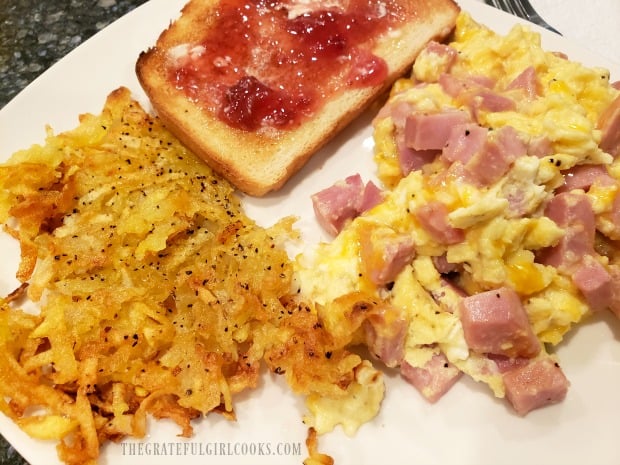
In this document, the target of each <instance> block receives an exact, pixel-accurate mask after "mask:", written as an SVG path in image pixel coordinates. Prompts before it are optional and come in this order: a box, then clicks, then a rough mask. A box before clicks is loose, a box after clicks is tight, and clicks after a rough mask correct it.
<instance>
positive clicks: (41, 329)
mask: <svg viewBox="0 0 620 465" xmlns="http://www.w3.org/2000/svg"><path fill="white" fill-rule="evenodd" d="M129 94H130V93H129V90H128V89H124V88H120V89H118V90H116V91H114V92H112V93H111V94H110V96H109V97H108V100H107V102H106V105H105V107H104V110H103V112H102V113H101V115H97V116H95V115H83V116H82V117H81V120H80V122H81V124H80V126H79V127H78V128H76V129H75V130H72V131H68V132H66V133H62V134H59V135H54V134H53V133H52V132H51V130H50V132H49V134H48V138H47V140H46V143H45V145H43V146H38V145H37V146H33V147H32V148H30V149H28V150H24V151H20V152H18V153H16V154H15V155H14V156H13V157H12V158H11V159H10V160H9V161H8V162H7V163H5V164H3V165H2V166H1V167H0V182H1V184H2V188H3V190H2V197H1V198H0V215H1V219H2V221H3V222H4V223H5V229H6V231H8V232H9V233H10V234H11V235H12V236H13V237H14V238H15V239H17V240H18V241H19V244H20V250H21V261H20V265H19V268H18V270H17V277H18V279H19V280H20V281H21V282H22V283H23V284H22V286H20V287H19V288H18V289H17V290H16V291H15V292H13V293H11V294H10V295H8V296H6V297H5V298H4V299H3V300H2V302H1V305H0V347H1V350H0V380H1V381H2V382H0V392H1V393H2V398H1V399H0V411H2V412H3V413H4V414H5V415H7V416H8V417H10V418H12V419H13V420H14V421H15V422H16V423H17V424H18V425H19V426H20V427H21V428H22V429H23V430H25V431H26V432H27V433H28V434H30V435H31V436H32V437H35V438H39V439H48V440H56V441H57V442H58V454H59V457H60V458H61V460H63V461H64V462H66V463H75V464H77V463H80V464H83V463H96V462H97V460H98V457H99V449H100V446H101V444H103V443H105V442H107V441H110V440H112V441H118V440H121V439H123V438H124V437H128V436H133V437H144V435H145V434H146V418H147V416H149V415H150V416H153V417H155V418H170V419H172V420H174V421H175V422H176V423H178V425H179V426H180V429H181V433H180V434H181V435H183V436H190V435H191V434H192V421H194V420H195V419H197V418H200V417H201V416H204V415H206V414H208V413H210V412H216V413H220V414H222V415H224V416H225V417H226V418H229V419H234V418H235V410H234V399H235V395H236V394H237V393H239V392H242V391H244V390H248V389H252V388H255V387H256V386H257V384H258V380H259V374H260V371H261V367H267V369H268V370H269V371H270V372H271V373H273V375H274V376H275V375H282V376H284V377H285V379H286V381H287V382H288V384H289V385H290V387H291V389H292V390H293V391H294V392H295V393H297V394H300V395H303V396H305V398H306V405H307V409H308V412H307V413H306V415H305V416H304V422H305V423H306V424H307V426H308V428H309V430H308V431H309V435H308V440H307V445H308V452H309V457H308V459H307V460H306V462H305V463H306V464H308V465H310V464H313V465H314V464H328V463H332V460H331V458H330V457H328V456H326V455H323V454H321V453H320V452H318V450H317V443H316V437H317V436H316V435H317V433H318V434H323V433H326V432H329V431H331V430H332V429H334V428H335V427H336V426H337V425H340V426H341V427H342V428H343V429H344V431H345V432H346V433H347V434H351V435H352V434H354V433H355V431H356V430H357V429H358V428H359V427H360V425H362V424H363V423H365V422H367V421H370V420H371V419H372V418H373V417H374V416H375V415H376V414H377V412H378V410H379V408H380V405H381V402H382V399H383V397H384V395H385V388H384V383H383V375H382V370H381V368H382V366H387V367H390V368H392V369H395V370H399V371H400V373H401V374H402V377H403V378H404V379H405V380H407V381H408V382H409V383H411V384H412V385H413V386H414V387H415V388H416V389H417V390H418V391H419V392H420V394H421V395H422V396H423V397H424V398H426V399H427V400H429V401H431V402H436V401H438V400H439V399H440V398H441V396H442V395H443V394H444V393H445V392H447V391H448V389H449V388H450V387H451V386H452V385H453V384H454V383H455V382H457V381H458V379H459V377H461V376H462V375H463V374H465V375H466V376H470V377H472V378H473V379H475V380H477V381H481V382H483V383H486V384H487V385H488V386H489V388H490V391H491V392H492V393H493V394H494V395H495V396H497V397H505V398H507V399H508V401H509V402H510V404H511V405H512V406H513V407H514V409H515V411H516V412H517V413H518V414H521V415H524V414H526V413H528V412H529V411H531V410H533V409H536V408H540V407H543V406H545V405H548V404H550V403H555V402H559V401H561V400H562V399H563V398H564V396H565V394H566V391H567V389H568V387H569V381H568V379H567V378H566V376H565V374H564V373H563V372H562V369H561V367H560V365H559V361H558V360H557V359H556V357H555V356H554V355H553V354H552V353H551V350H550V348H551V347H552V346H554V345H556V344H558V343H559V342H560V341H561V340H562V337H563V335H564V334H565V333H566V332H567V331H569V330H570V329H571V328H572V327H573V326H574V325H575V324H577V323H579V322H580V321H582V320H583V319H584V318H586V317H587V316H588V315H589V314H591V313H594V312H600V311H608V310H611V311H613V312H615V313H616V314H618V315H620V304H619V297H620V296H619V295H618V292H619V291H618V289H619V286H618V283H619V280H620V264H619V262H618V258H617V255H618V254H617V250H618V249H617V247H616V244H617V242H616V241H617V240H619V239H620V194H618V192H617V191H618V185H619V184H618V180H619V179H620V166H619V165H618V164H617V163H616V158H615V157H616V156H617V155H618V150H619V145H618V142H619V141H618V125H619V124H620V121H619V119H620V109H619V107H620V104H619V103H618V102H619V95H620V92H619V91H618V90H616V89H615V88H614V87H613V86H612V85H611V84H610V81H609V74H608V72H607V71H606V70H604V69H588V68H585V67H583V66H581V65H580V64H578V63H574V62H571V61H569V60H567V59H566V57H563V56H561V55H559V54H554V53H549V52H545V51H543V50H542V49H541V47H540V43H539V36H538V34H536V33H533V32H531V31H530V30H529V29H528V28H526V27H523V26H516V27H515V28H514V29H513V30H512V31H511V32H510V33H509V34H508V35H507V36H505V37H501V36H499V35H496V34H495V33H493V32H492V31H490V30H489V29H487V28H485V27H483V26H481V25H479V24H477V23H475V22H474V21H473V20H472V19H471V18H470V17H469V15H467V14H466V13H463V14H461V15H460V17H459V19H458V22H457V27H456V31H455V34H454V40H453V42H451V43H449V44H439V43H434V42H432V43H430V44H429V45H428V46H427V48H426V49H425V50H424V51H423V52H422V53H421V54H420V56H419V58H418V60H417V61H416V63H415V65H414V67H413V72H412V76H411V78H407V79H402V80H400V81H399V82H397V83H396V84H395V86H394V88H393V90H392V93H391V95H390V98H389V100H388V101H387V103H386V105H385V106H384V108H383V109H382V110H381V111H380V112H379V114H378V115H377V117H376V119H375V120H374V138H375V149H376V162H377V166H378V175H379V176H378V177H379V179H380V180H381V182H382V184H383V185H382V186H377V185H375V184H374V183H372V182H366V183H365V182H364V181H363V180H362V179H361V177H360V176H359V175H355V174H353V173H352V174H351V176H350V177H348V178H346V179H344V180H343V181H342V182H339V183H337V184H336V185H334V186H332V187H329V188H326V189H325V190H323V191H321V192H318V193H316V194H315V195H313V197H312V201H313V202H314V207H315V211H316V213H317V219H318V221H319V222H320V223H321V224H322V225H323V226H324V227H325V228H326V229H327V230H328V231H330V232H332V233H333V234H334V239H333V241H331V242H328V243H327V242H326V243H321V244H319V245H317V247H316V248H314V249H313V250H311V251H308V252H305V253H304V254H302V255H299V256H298V257H296V258H295V259H294V260H291V259H290V258H289V257H288V256H287V254H286V252H285V242H286V241H288V240H295V239H296V234H295V232H294V230H293V225H292V223H293V219H291V218H287V219H284V220H282V221H281V222H279V223H278V224H276V225H274V226H273V227H271V228H267V229H264V228H261V227H258V226H257V225H256V224H255V223H254V222H253V221H252V220H251V219H250V218H248V217H247V216H246V215H245V214H244V212H243V209H242V208H241V204H240V202H239V200H238V199H237V198H236V197H235V195H234V193H233V189H232V187H231V186H230V185H229V184H228V183H227V182H226V181H224V180H223V179H221V178H220V177H218V176H217V175H216V174H214V173H213V172H212V171H211V170H210V169H208V168H207V167H206V165H204V164H203V163H201V162H200V161H199V160H198V159H197V158H196V157H195V156H194V155H193V154H191V153H190V152H189V151H187V149H185V148H184V147H183V146H182V145H181V144H180V143H179V141H178V140H177V139H176V138H174V136H172V135H171V134H170V133H169V132H168V131H167V130H166V128H165V127H163V126H162V125H161V123H160V122H159V120H158V119H157V118H154V117H151V116H149V115H148V114H146V113H145V112H144V110H143V109H142V108H141V107H140V106H139V105H138V104H137V103H136V102H134V101H132V100H131V99H130V95H129ZM25 298H29V299H30V300H32V301H34V302H36V303H37V305H38V311H29V310H28V309H20V308H21V304H22V303H23V301H24V299H25ZM360 345H361V346H366V347H368V349H369V350H368V352H369V353H368V356H367V357H365V356H364V352H363V351H358V350H354V348H356V347H357V346H360Z"/></svg>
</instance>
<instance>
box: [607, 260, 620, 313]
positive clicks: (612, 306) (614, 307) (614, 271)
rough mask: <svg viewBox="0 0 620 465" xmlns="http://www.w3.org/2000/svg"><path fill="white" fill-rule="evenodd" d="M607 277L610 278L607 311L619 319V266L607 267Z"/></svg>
mask: <svg viewBox="0 0 620 465" xmlns="http://www.w3.org/2000/svg"><path fill="white" fill-rule="evenodd" d="M609 275H610V276H611V281H612V286H611V292H612V296H611V302H610V303H609V310H611V311H612V312H613V314H614V315H616V316H617V317H618V318H620V266H619V265H611V266H610V267H609Z"/></svg>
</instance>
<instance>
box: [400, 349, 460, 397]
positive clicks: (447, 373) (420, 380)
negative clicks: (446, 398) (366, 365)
mask: <svg viewBox="0 0 620 465" xmlns="http://www.w3.org/2000/svg"><path fill="white" fill-rule="evenodd" d="M400 373H401V375H402V376H403V377H404V378H405V379H406V380H407V381H408V382H409V383H410V384H411V385H412V386H413V387H415V388H416V389H417V390H418V391H419V392H420V394H422V395H423V396H424V398H425V399H426V400H428V401H429V402H431V403H435V402H437V401H438V400H439V399H440V398H441V397H442V396H443V395H444V394H445V393H446V392H448V390H450V388H451V387H452V386H454V384H455V383H456V382H457V381H458V379H459V378H460V377H461V375H462V372H461V371H460V370H459V369H458V368H456V367H455V366H454V365H453V364H451V363H450V362H449V361H448V359H447V358H446V356H445V355H444V354H442V353H439V354H435V355H433V357H432V358H431V359H430V360H429V361H428V362H427V363H426V364H425V365H424V366H423V367H421V368H418V367H414V366H411V365H410V364H409V363H407V362H406V361H403V363H402V364H401V366H400Z"/></svg>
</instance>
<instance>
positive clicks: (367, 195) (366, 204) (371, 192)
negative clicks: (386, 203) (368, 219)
mask: <svg viewBox="0 0 620 465" xmlns="http://www.w3.org/2000/svg"><path fill="white" fill-rule="evenodd" d="M382 201H383V191H382V190H381V189H380V188H379V187H378V186H377V185H376V184H375V183H374V182H372V181H368V182H367V183H366V186H365V187H364V192H363V194H362V202H361V203H360V211H359V212H360V213H364V212H366V211H368V210H370V209H372V208H374V207H376V206H377V205H379V204H380V203H381V202H382Z"/></svg>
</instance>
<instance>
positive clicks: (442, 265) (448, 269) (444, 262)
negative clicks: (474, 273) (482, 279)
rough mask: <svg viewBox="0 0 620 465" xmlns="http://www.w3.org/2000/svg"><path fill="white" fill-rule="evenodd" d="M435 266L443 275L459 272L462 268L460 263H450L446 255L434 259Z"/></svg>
mask: <svg viewBox="0 0 620 465" xmlns="http://www.w3.org/2000/svg"><path fill="white" fill-rule="evenodd" d="M433 264H434V265H435V269H436V270H437V271H438V272H439V273H441V274H448V273H452V272H454V271H456V270H458V269H459V266H460V265H459V264H458V263H450V262H449V261H448V258H447V257H446V254H443V255H439V256H437V257H433Z"/></svg>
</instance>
